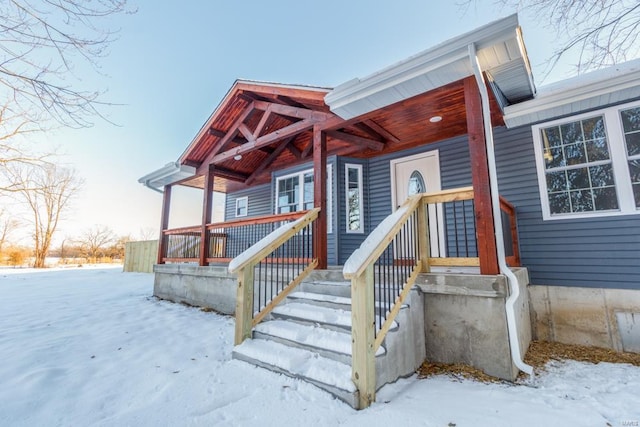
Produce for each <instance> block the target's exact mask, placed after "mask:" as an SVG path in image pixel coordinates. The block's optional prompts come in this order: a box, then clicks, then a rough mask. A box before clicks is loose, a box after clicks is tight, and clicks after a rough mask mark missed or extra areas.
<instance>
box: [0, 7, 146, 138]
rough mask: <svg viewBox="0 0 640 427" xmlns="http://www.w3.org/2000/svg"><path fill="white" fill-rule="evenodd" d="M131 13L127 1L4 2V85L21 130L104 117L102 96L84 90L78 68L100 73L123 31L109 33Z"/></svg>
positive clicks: (0, 32) (0, 22) (0, 26)
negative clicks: (113, 19)
mask: <svg viewBox="0 0 640 427" xmlns="http://www.w3.org/2000/svg"><path fill="white" fill-rule="evenodd" d="M126 12H133V11H132V10H129V9H127V0H96V1H84V0H7V1H3V2H0V39H1V40H2V43H1V44H0V83H1V85H0V86H1V87H2V89H3V91H4V93H3V94H4V95H6V99H10V100H11V103H10V104H9V105H7V106H6V108H7V113H9V115H10V116H11V117H13V118H14V119H17V123H18V126H16V127H15V129H18V130H20V131H26V130H28V129H33V126H32V125H35V127H38V126H40V125H41V124H42V123H43V121H46V120H47V119H53V120H55V121H57V122H58V123H60V124H62V125H65V126H74V127H85V126H90V125H91V124H92V122H91V118H92V117H94V116H95V115H98V116H100V115H101V114H100V112H99V111H98V106H99V105H100V104H101V101H100V95H101V93H100V91H96V90H83V89H80V88H79V87H78V86H79V84H80V82H81V79H80V78H78V77H77V76H76V75H75V74H74V73H75V71H76V70H75V67H74V65H76V64H77V63H78V62H79V63H81V64H82V65H87V64H88V65H89V66H90V67H93V69H94V70H96V71H97V70H98V68H99V59H100V58H102V57H104V56H105V55H106V54H107V53H108V51H107V49H108V47H109V45H110V44H111V42H113V41H114V39H115V36H116V34H117V31H118V30H113V29H110V28H108V24H109V23H110V22H109V18H110V17H111V16H113V15H116V14H121V13H126ZM72 82H74V83H75V85H74V84H72Z"/></svg>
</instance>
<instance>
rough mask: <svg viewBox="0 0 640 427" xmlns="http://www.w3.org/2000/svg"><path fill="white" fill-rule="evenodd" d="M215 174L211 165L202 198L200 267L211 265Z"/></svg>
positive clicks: (205, 179)
mask: <svg viewBox="0 0 640 427" xmlns="http://www.w3.org/2000/svg"><path fill="white" fill-rule="evenodd" d="M213 172H214V167H213V164H210V165H209V169H207V174H206V175H205V178H204V188H203V191H204V195H203V197H202V230H201V231H200V265H202V266H205V265H209V263H208V262H207V258H208V256H209V239H208V238H207V237H208V236H207V224H209V223H210V222H211V212H212V210H213V180H214V178H215V176H214V173H213Z"/></svg>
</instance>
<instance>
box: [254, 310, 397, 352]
mask: <svg viewBox="0 0 640 427" xmlns="http://www.w3.org/2000/svg"><path fill="white" fill-rule="evenodd" d="M254 332H257V333H258V334H261V335H264V336H268V337H276V338H280V339H282V340H285V341H287V342H290V343H292V344H293V345H297V346H302V347H306V348H308V349H310V350H314V351H323V350H326V351H328V352H333V353H337V354H341V355H345V356H348V358H350V357H351V334H349V333H345V332H339V331H335V330H331V329H326V328H323V327H321V326H317V325H303V324H300V323H296V322H287V321H286V320H271V321H268V322H263V323H260V324H258V325H256V327H255V329H254ZM385 352H386V350H385V349H384V347H382V346H380V347H379V348H378V350H377V351H376V356H381V355H383V354H385ZM328 357H330V358H331V356H328ZM343 360H344V359H343Z"/></svg>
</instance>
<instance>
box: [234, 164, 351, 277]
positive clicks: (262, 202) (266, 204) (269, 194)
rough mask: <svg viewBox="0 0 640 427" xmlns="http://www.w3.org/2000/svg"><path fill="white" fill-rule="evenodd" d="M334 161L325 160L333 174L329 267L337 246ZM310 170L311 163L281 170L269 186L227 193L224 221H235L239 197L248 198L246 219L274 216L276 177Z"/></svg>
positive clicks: (334, 261)
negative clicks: (330, 166)
mask: <svg viewBox="0 0 640 427" xmlns="http://www.w3.org/2000/svg"><path fill="white" fill-rule="evenodd" d="M336 161H337V160H336V157H335V156H331V157H329V158H327V164H331V165H332V174H333V176H332V180H331V182H332V188H331V189H330V191H331V193H332V195H333V206H332V213H331V215H332V218H333V220H334V221H333V230H332V232H331V233H329V234H328V235H327V237H328V238H327V258H328V263H329V264H330V265H335V264H336V262H337V256H336V254H337V246H338V245H337V233H336V229H337V228H336V227H337V221H336V218H337V209H338V206H339V205H338V199H337V195H336V191H337V177H336V171H337V169H338V167H337V165H336ZM311 168H313V164H312V163H305V164H302V165H297V166H295V167H292V168H289V169H282V170H279V171H276V172H274V173H273V175H272V179H271V183H269V184H263V185H258V186H255V187H251V188H248V189H244V190H241V191H237V192H234V193H228V194H227V199H226V206H225V220H226V221H231V220H234V219H236V217H235V207H236V199H238V198H239V197H245V196H247V197H248V198H249V215H248V216H247V217H246V218H249V217H252V216H259V215H272V214H274V206H275V197H276V189H275V185H276V184H275V183H276V179H277V177H280V176H283V175H288V174H291V173H296V172H301V171H303V170H306V169H311Z"/></svg>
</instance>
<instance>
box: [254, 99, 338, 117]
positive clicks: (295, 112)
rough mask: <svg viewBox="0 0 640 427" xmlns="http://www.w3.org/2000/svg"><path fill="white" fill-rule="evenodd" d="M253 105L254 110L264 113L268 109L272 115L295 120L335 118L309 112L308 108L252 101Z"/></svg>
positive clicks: (312, 111)
mask: <svg viewBox="0 0 640 427" xmlns="http://www.w3.org/2000/svg"><path fill="white" fill-rule="evenodd" d="M253 104H254V106H255V108H256V110H263V111H266V110H267V109H269V108H270V109H271V112H273V113H276V114H280V115H283V116H288V117H294V118H297V119H311V120H317V121H323V120H328V119H330V118H333V117H335V115H334V114H332V113H325V112H324V111H316V110H310V109H308V108H299V107H293V106H291V105H283V104H276V103H273V102H264V101H254V103H253Z"/></svg>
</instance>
